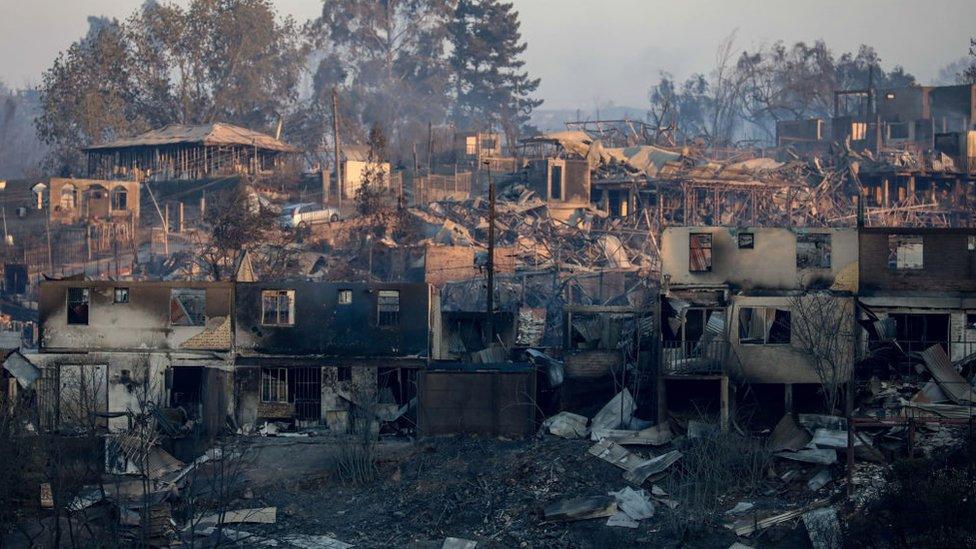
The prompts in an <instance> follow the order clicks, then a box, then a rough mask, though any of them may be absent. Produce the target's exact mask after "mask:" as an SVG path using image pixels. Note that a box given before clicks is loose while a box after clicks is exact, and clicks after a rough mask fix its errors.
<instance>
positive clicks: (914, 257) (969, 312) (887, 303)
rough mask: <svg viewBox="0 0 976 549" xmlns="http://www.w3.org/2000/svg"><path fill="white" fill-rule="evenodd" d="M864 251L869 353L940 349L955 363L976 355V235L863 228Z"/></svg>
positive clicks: (863, 311)
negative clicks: (878, 347)
mask: <svg viewBox="0 0 976 549" xmlns="http://www.w3.org/2000/svg"><path fill="white" fill-rule="evenodd" d="M858 247H859V256H860V260H859V269H858V278H859V286H860V289H859V300H860V304H861V308H862V309H861V320H862V321H864V322H866V323H867V325H868V326H869V328H868V329H867V330H865V331H864V332H863V333H862V338H863V339H864V340H865V341H864V344H865V346H866V347H870V346H871V344H872V343H874V342H877V341H880V340H893V341H894V342H896V343H897V344H898V346H899V347H900V349H901V350H902V351H904V352H905V353H913V352H920V351H924V350H925V349H928V348H929V347H931V346H932V345H935V344H939V345H941V346H942V347H943V350H944V351H945V352H946V354H947V355H948V357H949V358H950V360H961V359H963V358H965V357H967V356H969V355H972V354H973V353H974V352H976V229H971V228H969V229H964V228H960V229H925V228H887V227H885V228H881V227H878V228H875V227H871V228H863V229H861V231H860V234H859V235H858Z"/></svg>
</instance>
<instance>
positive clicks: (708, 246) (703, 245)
mask: <svg viewBox="0 0 976 549" xmlns="http://www.w3.org/2000/svg"><path fill="white" fill-rule="evenodd" d="M688 270H689V271H691V272H693V273H705V272H709V271H711V270H712V235H711V234H708V233H691V235H690V236H689V238H688Z"/></svg>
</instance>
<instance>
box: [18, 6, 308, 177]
mask: <svg viewBox="0 0 976 549" xmlns="http://www.w3.org/2000/svg"><path fill="white" fill-rule="evenodd" d="M305 53H306V44H305V42H304V40H303V37H302V35H301V33H300V30H299V28H298V27H297V25H296V24H295V22H294V21H293V20H292V19H290V18H280V17H279V16H278V15H277V14H276V12H275V10H274V7H273V4H272V3H271V2H270V0H193V1H192V2H191V3H190V4H189V5H188V6H187V7H183V6H182V5H181V4H177V3H175V2H146V3H145V4H143V6H142V7H141V8H140V9H139V10H137V11H136V12H135V13H134V14H133V15H132V16H131V17H130V18H129V19H127V20H126V21H124V22H119V21H116V20H104V19H98V18H93V19H90V29H89V32H88V34H87V35H86V36H85V37H83V38H82V39H81V40H79V41H77V42H75V43H74V44H72V45H71V46H70V47H69V48H68V50H67V51H65V52H63V53H62V54H61V55H59V56H58V58H57V59H56V60H55V62H54V64H53V65H52V67H51V68H50V69H48V70H47V71H46V72H45V73H44V77H43V83H42V85H41V87H40V92H41V105H42V114H41V116H40V117H39V118H38V120H37V130H38V135H39V136H40V137H41V139H42V140H44V142H45V143H47V144H48V145H50V146H51V147H52V154H51V155H50V156H49V159H48V168H49V169H51V170H53V171H55V172H60V173H65V174H68V173H73V172H77V171H79V169H80V166H81V162H80V160H81V159H80V155H79V153H78V148H79V147H83V146H86V145H88V144H92V143H97V142H100V141H104V140H108V139H112V138H114V137H117V136H121V135H128V134H133V133H137V132H140V131H144V130H146V129H149V128H153V127H159V126H163V125H166V124H171V123H181V124H201V123H209V122H215V121H223V122H230V123H233V124H239V125H242V126H246V127H250V128H263V127H267V126H269V125H270V124H271V123H272V122H273V121H274V120H275V119H276V118H277V117H278V116H282V115H283V114H284V113H285V112H286V111H288V110H289V109H290V106H291V104H292V103H293V102H294V101H295V100H296V99H297V97H298V84H299V81H300V78H301V74H302V71H303V67H304V59H305Z"/></svg>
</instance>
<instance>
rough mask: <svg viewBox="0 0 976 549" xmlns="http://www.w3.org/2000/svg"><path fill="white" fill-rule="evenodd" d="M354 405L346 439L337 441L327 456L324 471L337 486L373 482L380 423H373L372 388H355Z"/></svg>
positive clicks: (344, 437)
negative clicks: (327, 461)
mask: <svg viewBox="0 0 976 549" xmlns="http://www.w3.org/2000/svg"><path fill="white" fill-rule="evenodd" d="M354 394H355V396H354V401H355V405H353V407H352V410H351V412H350V414H349V415H350V417H349V430H350V435H349V436H343V437H341V438H339V439H338V441H337V444H336V446H335V448H334V449H333V451H332V453H331V455H330V456H329V463H328V465H327V470H328V471H329V473H330V474H331V475H332V477H333V478H334V479H336V480H338V481H339V482H343V483H347V484H367V483H369V482H372V481H373V480H374V479H375V478H376V439H377V436H378V434H379V422H378V420H377V419H376V410H377V397H376V390H375V388H371V387H358V386H357V387H354Z"/></svg>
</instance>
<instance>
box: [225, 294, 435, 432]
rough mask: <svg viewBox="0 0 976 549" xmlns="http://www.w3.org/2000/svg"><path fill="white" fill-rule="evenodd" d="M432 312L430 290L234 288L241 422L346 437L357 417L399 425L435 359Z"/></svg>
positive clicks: (238, 405) (238, 414)
mask: <svg viewBox="0 0 976 549" xmlns="http://www.w3.org/2000/svg"><path fill="white" fill-rule="evenodd" d="M436 303H437V300H436V296H434V295H433V294H432V293H431V291H430V288H429V286H428V285H426V284H395V283H388V284H366V283H325V282H302V281H295V282H273V283H271V282H251V283H238V284H237V285H236V296H235V323H234V334H235V340H236V350H237V355H236V359H235V366H236V370H237V378H238V388H239V391H238V393H239V394H238V397H237V398H238V402H237V416H238V419H239V421H240V422H241V423H242V424H247V425H257V424H258V423H259V422H262V421H284V422H289V423H296V424H300V425H318V424H325V425H328V426H329V428H330V429H333V430H338V431H341V432H344V431H345V430H346V429H348V428H349V424H350V421H351V420H353V419H354V414H355V412H356V411H357V410H359V411H364V410H375V411H376V412H375V413H378V414H382V415H383V417H386V418H392V417H394V416H396V414H397V410H400V409H401V408H402V407H403V406H405V405H408V404H409V402H410V401H411V399H412V398H413V397H414V396H415V386H414V382H415V380H416V372H417V370H418V369H419V368H421V367H422V366H423V365H424V364H425V363H426V361H427V357H429V356H430V353H429V350H430V338H431V330H432V325H433V323H434V321H435V315H434V313H433V312H434V311H436V310H437V305H436ZM379 410H382V411H379Z"/></svg>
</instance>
